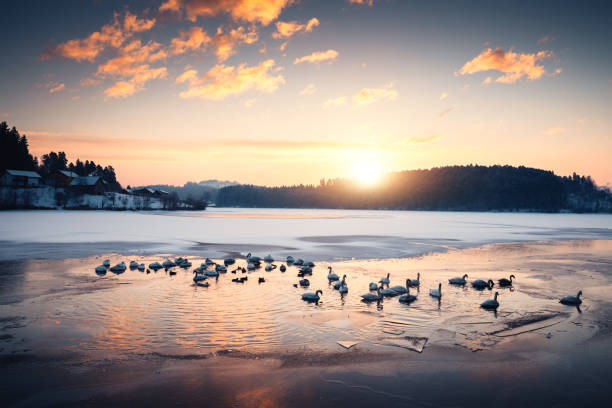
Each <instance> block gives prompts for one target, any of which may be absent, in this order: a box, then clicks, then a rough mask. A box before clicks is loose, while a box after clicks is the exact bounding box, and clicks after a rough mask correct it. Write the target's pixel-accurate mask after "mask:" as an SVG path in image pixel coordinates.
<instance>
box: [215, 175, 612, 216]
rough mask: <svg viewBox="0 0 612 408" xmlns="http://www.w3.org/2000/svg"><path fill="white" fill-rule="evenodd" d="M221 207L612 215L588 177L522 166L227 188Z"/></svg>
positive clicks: (604, 193)
mask: <svg viewBox="0 0 612 408" xmlns="http://www.w3.org/2000/svg"><path fill="white" fill-rule="evenodd" d="M217 206H220V207H264V208H265V207H278V208H343V209H386V210H428V211H544V212H559V211H576V212H611V211H612V194H611V193H610V191H609V190H608V189H607V188H599V187H597V186H596V185H595V183H594V182H593V180H592V179H591V178H590V177H588V176H587V177H585V176H580V175H577V174H575V173H574V174H573V175H572V176H569V177H561V176H558V175H555V174H554V173H553V172H552V171H547V170H540V169H535V168H528V167H524V166H519V167H513V166H499V165H496V166H478V165H469V166H447V167H435V168H432V169H428V170H408V171H401V172H395V173H389V174H387V175H385V176H384V177H383V179H382V180H381V181H380V182H379V183H377V184H376V185H375V186H370V187H365V186H363V185H360V184H358V183H356V182H354V181H352V180H348V179H333V180H324V179H323V180H321V181H320V183H319V185H316V186H315V185H295V186H283V187H261V186H254V185H238V186H228V187H224V188H222V189H220V190H219V192H218V195H217Z"/></svg>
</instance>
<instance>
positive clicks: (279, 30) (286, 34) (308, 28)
mask: <svg viewBox="0 0 612 408" xmlns="http://www.w3.org/2000/svg"><path fill="white" fill-rule="evenodd" d="M318 25H319V19H317V18H316V17H313V18H311V19H310V20H308V22H306V23H300V22H299V21H295V20H294V21H278V22H277V23H276V31H275V32H273V33H272V38H275V39H277V40H280V39H287V38H290V37H292V36H294V35H295V34H298V33H300V32H304V33H309V32H312V30H313V29H314V28H315V27H317V26H318Z"/></svg>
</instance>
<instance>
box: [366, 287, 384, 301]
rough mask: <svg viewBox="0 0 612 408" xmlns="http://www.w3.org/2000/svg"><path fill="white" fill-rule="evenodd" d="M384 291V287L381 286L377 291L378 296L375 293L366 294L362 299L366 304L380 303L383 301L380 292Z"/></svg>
mask: <svg viewBox="0 0 612 408" xmlns="http://www.w3.org/2000/svg"><path fill="white" fill-rule="evenodd" d="M381 289H382V286H379V287H378V288H377V289H376V294H373V293H364V294H363V295H361V299H362V301H364V302H379V301H381V300H382V298H383V297H382V296H381V294H380V290H381Z"/></svg>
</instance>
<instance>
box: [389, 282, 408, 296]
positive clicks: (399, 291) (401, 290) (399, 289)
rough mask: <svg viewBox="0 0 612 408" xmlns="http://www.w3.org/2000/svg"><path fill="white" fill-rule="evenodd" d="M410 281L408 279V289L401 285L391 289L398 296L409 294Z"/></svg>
mask: <svg viewBox="0 0 612 408" xmlns="http://www.w3.org/2000/svg"><path fill="white" fill-rule="evenodd" d="M410 282H411V280H410V279H406V287H403V286H401V285H396V286H393V287H391V288H390V289H391V290H393V291H394V292H396V293H397V294H398V295H401V294H402V293H407V292H408V289H409V288H410Z"/></svg>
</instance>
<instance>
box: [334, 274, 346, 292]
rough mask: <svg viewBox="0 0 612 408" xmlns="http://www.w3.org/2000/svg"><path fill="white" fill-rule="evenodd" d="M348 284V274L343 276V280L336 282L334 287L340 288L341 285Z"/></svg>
mask: <svg viewBox="0 0 612 408" xmlns="http://www.w3.org/2000/svg"><path fill="white" fill-rule="evenodd" d="M344 285H346V275H344V276H342V280H341V281H338V282H336V283H334V289H340V287H341V286H344Z"/></svg>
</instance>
